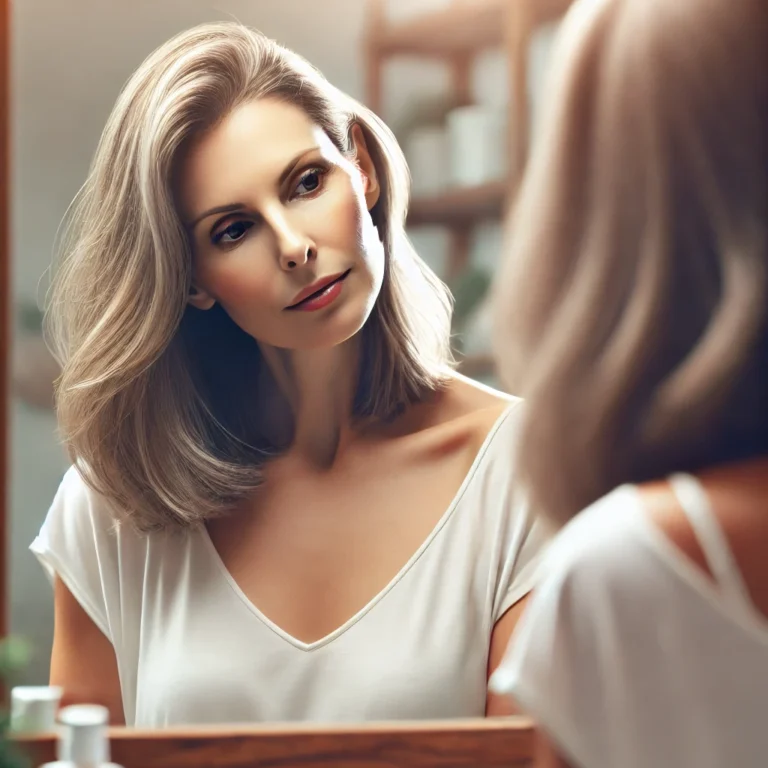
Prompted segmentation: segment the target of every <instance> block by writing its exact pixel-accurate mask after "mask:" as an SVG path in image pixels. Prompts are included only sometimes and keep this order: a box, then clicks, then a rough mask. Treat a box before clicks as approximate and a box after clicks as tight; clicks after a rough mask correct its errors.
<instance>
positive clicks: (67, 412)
mask: <svg viewBox="0 0 768 768" xmlns="http://www.w3.org/2000/svg"><path fill="white" fill-rule="evenodd" d="M265 97H271V98H277V99H283V100H285V101H287V102H289V103H291V104H295V105H297V106H298V107H300V108H301V109H302V110H304V111H305V113H306V114H307V115H308V116H309V117H310V118H311V119H312V120H313V121H314V122H315V123H316V124H317V125H318V126H319V127H321V128H322V129H323V130H324V131H325V132H326V134H327V135H328V136H329V138H330V139H331V140H332V141H333V143H334V144H335V145H336V147H337V148H338V149H339V150H340V151H342V152H343V153H345V154H347V155H349V153H351V152H352V151H353V147H352V144H351V138H350V132H351V128H352V126H353V125H354V124H357V125H359V126H360V127H361V128H362V130H363V133H364V135H365V139H366V142H367V145H368V149H369V151H370V153H371V155H372V159H373V162H374V164H375V167H376V170H377V173H378V177H379V181H380V185H381V195H380V199H379V201H378V202H377V204H376V206H375V207H374V208H373V210H372V211H371V215H372V217H373V220H374V223H375V225H376V227H377V229H378V233H379V236H380V238H381V241H382V243H383V246H384V253H385V261H386V264H385V275H384V281H383V286H382V289H381V293H380V295H379V297H378V300H377V302H376V305H375V308H374V310H373V313H372V315H371V317H370V318H369V320H368V322H367V323H366V325H365V327H364V329H363V332H362V333H363V345H362V349H363V351H362V360H361V366H360V372H359V383H358V387H357V392H356V396H355V400H354V414H355V415H356V416H358V417H378V418H387V417H390V416H391V415H393V414H394V413H396V412H397V411H398V410H399V409H402V407H403V406H404V405H407V404H409V403H413V402H417V401H419V400H422V399H424V398H425V397H426V396H427V395H428V394H429V393H431V392H433V391H435V390H436V389H438V388H439V387H441V386H442V385H443V383H444V381H445V379H446V373H447V370H448V368H449V367H450V365H451V364H452V358H451V352H450V315H451V301H450V296H449V294H448V292H447V289H446V288H445V286H444V285H443V284H442V283H441V282H440V281H439V280H438V279H437V277H436V276H435V275H434V274H433V273H432V272H431V271H430V270H429V268H428V267H427V266H426V265H425V264H424V263H423V262H422V261H421V259H419V257H418V256H417V255H416V253H415V252H414V250H413V248H412V247H411V245H410V243H409V242H408V240H407V238H406V236H405V232H404V221H405V214H406V209H407V204H408V186H409V177H408V169H407V166H406V164H405V161H404V158H403V155H402V153H401V151H400V148H399V147H398V145H397V142H396V140H395V138H394V136H393V135H392V133H391V132H390V131H389V129H388V128H387V127H386V126H385V125H384V123H383V122H382V121H381V120H380V119H378V118H377V117H376V116H375V115H374V114H373V113H372V112H371V111H370V110H369V109H366V108H365V107H364V106H363V105H362V104H360V103H358V102H357V101H355V100H354V99H352V98H350V97H349V96H347V95H345V94H344V93H342V92H341V91H339V90H338V89H337V88H335V87H333V86H332V85H331V84H330V83H329V82H328V81H327V80H326V79H325V78H324V77H323V76H322V75H321V74H320V73H319V72H318V71H317V70H316V69H315V68H313V67H312V66H311V65H310V64H308V62H306V61H305V60H304V59H303V58H301V57H300V56H298V55H297V54H295V53H293V52H291V51H289V50H287V49H285V48H283V47H281V46H280V45H278V44H277V43H275V42H273V41H272V40H269V39H267V38H266V37H264V36H263V35H261V34H259V33H258V32H256V31H254V30H251V29H248V28H247V27H244V26H242V25H239V24H235V23H215V24H204V25H202V26H199V27H196V28H194V29H192V30H190V31H187V32H184V33H182V34H180V35H178V36H177V37H175V38H173V39H172V40H170V41H169V42H167V43H166V44H164V45H163V46H161V47H160V48H159V49H158V50H157V51H155V52H154V53H152V54H151V55H150V56H149V57H148V58H147V59H146V60H145V61H144V63H143V64H142V65H141V66H140V67H139V69H138V70H137V71H136V72H135V74H134V75H133V76H132V77H131V78H130V80H129V81H128V83H127V85H126V86H125V88H124V90H123V91H122V93H121V95H120V96H119V98H118V100H117V103H116V105H115V107H114V109H113V111H112V114H111V115H110V117H109V120H108V121H107V125H106V127H105V129H104V132H103V134H102V137H101V140H100V142H99V145H98V148H97V150H96V154H95V158H94V160H93V164H92V167H91V170H90V173H89V175H88V178H87V181H86V183H85V185H84V187H83V188H82V190H81V191H80V193H79V195H78V197H77V198H76V200H75V202H74V204H73V207H72V210H71V213H70V215H69V218H68V220H67V222H66V227H65V234H64V237H63V240H62V247H61V259H60V263H59V265H58V268H57V269H56V270H55V274H54V278H53V284H52V289H51V293H50V296H49V305H48V312H47V333H48V337H49V339H50V341H51V343H52V347H53V348H54V353H55V354H56V356H57V359H58V360H59V362H60V364H61V366H62V373H61V376H60V378H59V380H58V382H57V411H58V419H59V424H60V428H61V430H62V433H63V436H64V438H65V440H66V442H67V444H68V447H69V450H70V454H71V455H72V457H73V458H74V459H75V460H76V462H77V466H78V467H79V469H80V471H81V473H82V474H83V476H84V479H85V480H86V482H87V483H88V484H89V485H90V486H91V487H93V488H94V489H95V490H96V491H98V492H99V493H101V494H103V495H104V496H105V497H106V498H107V500H108V501H110V502H111V503H112V507H113V509H114V511H115V514H116V516H117V517H119V518H123V519H126V520H129V521H130V522H132V523H133V524H134V525H135V526H136V527H138V528H140V529H143V530H151V529H156V528H162V527H166V526H171V525H177V526H178V525H188V524H191V523H196V522H200V521H202V520H205V519H207V518H210V517H213V516H216V515H220V514H222V513H225V512H227V511H228V510H230V509H231V508H232V506H233V505H234V504H236V503H237V501H238V500H240V499H242V498H243V497H244V496H245V495H246V494H248V493H249V492H251V491H252V490H253V489H254V488H255V487H256V486H257V485H258V484H259V481H260V478H261V476H262V474H263V464H264V461H265V460H266V459H267V458H268V457H269V456H271V455H274V454H275V453H276V452H278V451H279V450H280V449H281V448H282V447H284V446H279V445H274V444H271V443H270V441H269V440H268V439H267V438H266V437H265V431H266V430H264V429H262V428H261V427H262V424H261V421H260V419H261V416H262V414H263V412H264V410H265V409H264V404H263V403H262V404H261V405H260V404H259V403H258V402H255V400H257V399H258V398H254V386H255V384H256V383H257V382H258V381H259V380H260V379H261V377H263V376H264V375H265V370H264V369H265V368H266V364H263V363H262V358H261V355H260V352H259V349H258V345H257V343H256V341H255V340H254V339H252V338H251V337H250V336H248V335H246V334H245V333H244V332H243V331H241V330H240V328H238V326H236V325H235V323H234V322H233V321H232V320H230V318H229V317H228V316H227V315H226V314H225V313H224V312H223V311H221V310H220V309H219V308H218V307H215V308H214V309H213V310H210V311H208V312H201V311H199V310H196V309H194V308H192V307H190V306H188V303H187V298H188V294H189V288H190V284H191V267H192V259H191V248H190V243H189V242H188V235H187V233H186V232H185V230H184V227H183V225H182V222H181V220H180V217H179V214H178V212H177V209H176V206H175V203H174V195H173V178H174V173H175V170H176V166H177V164H178V158H179V156H180V153H181V152H182V151H183V148H184V147H185V146H186V143H187V142H188V140H189V139H190V138H191V137H193V136H195V135H199V134H200V133H201V132H204V131H206V130H207V129H209V128H210V127H211V126H213V125H215V124H216V123H217V121H219V120H221V119H222V118H223V117H224V116H225V115H226V114H227V113H229V112H230V111H231V110H233V109H235V108H236V107H237V106H238V105H240V104H242V103H244V102H246V101H248V100H252V99H258V98H265Z"/></svg>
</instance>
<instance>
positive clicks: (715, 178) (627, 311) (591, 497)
mask: <svg viewBox="0 0 768 768" xmlns="http://www.w3.org/2000/svg"><path fill="white" fill-rule="evenodd" d="M766 33H768V5H766V3H765V2H764V0H739V2H733V0H675V1H674V2H669V0H642V2H635V1H633V0H583V2H580V3H578V4H577V5H576V7H575V8H574V10H573V13H572V15H571V16H570V18H569V19H568V21H567V22H566V26H565V28H564V40H563V43H562V48H560V50H559V56H560V59H559V60H558V62H557V66H556V71H557V73H558V74H557V78H556V79H555V81H554V83H553V85H554V101H553V103H552V112H551V114H550V115H549V122H548V123H547V128H546V130H545V132H544V135H543V137H542V140H541V143H540V145H539V146H538V148H537V152H536V154H535V156H534V158H532V166H531V169H530V174H529V175H528V177H527V179H526V181H525V185H524V188H523V190H522V194H521V197H520V199H519V208H518V209H517V211H516V215H515V226H514V227H513V236H512V243H511V251H510V255H511V258H510V259H509V261H508V264H507V266H506V267H505V274H504V276H503V278H502V280H501V283H500V285H499V288H498V294H497V301H498V320H499V326H498V327H499V353H500V358H501V360H502V362H503V364H504V369H505V375H507V376H508V377H510V378H511V379H513V380H514V381H515V382H516V383H517V384H518V385H519V389H518V390H517V391H519V392H521V393H522V394H523V395H524V396H525V397H526V398H527V404H526V414H525V419H524V423H523V425H522V427H521V436H520V451H519V457H520V458H519V471H520V473H521V482H522V483H523V484H524V485H525V487H526V490H527V491H528V492H529V493H530V500H531V503H532V505H533V507H534V509H535V510H537V511H541V512H542V513H545V514H546V515H548V516H549V518H550V520H552V521H554V522H555V523H557V524H560V525H563V526H564V527H563V529H562V530H561V532H560V533H559V534H558V537H557V539H556V540H555V542H554V543H553V545H552V547H551V549H550V550H549V552H548V553H547V556H546V558H545V562H544V564H543V572H544V573H545V574H546V576H545V577H544V578H543V579H542V581H541V583H540V585H538V586H537V588H536V591H535V593H534V595H533V596H532V598H531V600H530V601H529V604H528V606H527V607H526V613H525V616H524V618H523V620H522V621H521V624H520V626H519V627H518V629H517V631H516V632H515V636H514V638H513V640H512V645H511V648H510V651H509V655H508V657H507V658H506V659H505V660H504V662H503V664H502V666H501V668H500V670H499V671H498V672H497V674H496V675H495V676H494V678H493V681H492V687H493V688H494V689H495V690H496V691H499V692H504V693H507V694H509V695H511V696H512V697H514V699H515V700H516V701H517V702H518V703H519V705H520V706H521V707H522V708H523V709H525V710H527V711H528V713H530V714H531V715H532V716H533V717H534V718H536V719H537V720H538V721H539V723H540V724H541V728H542V732H543V734H544V737H545V742H546V744H545V745H544V747H543V748H542V755H541V757H540V761H539V765H540V766H566V765H572V766H580V767H581V768H609V767H610V768H618V767H619V766H620V767H621V768H633V767H634V766H637V767H638V768H639V766H643V767H644V768H645V767H647V766H659V768H661V766H665V767H666V766H675V768H689V767H690V768H693V767H694V766H695V768H707V767H708V766H712V768H714V766H718V767H722V766H729V768H737V767H744V766H757V765H765V763H766V761H767V760H768V729H766V727H765V714H766V712H767V711H768V560H766V556H765V553H766V551H768V516H767V515H766V500H767V499H768V398H766V394H767V393H768V314H767V313H768V218H767V216H768V67H766V62H765V41H766V39H768V37H767V36H766ZM580 510H584V511H581V512H580ZM572 518H573V519H572Z"/></svg>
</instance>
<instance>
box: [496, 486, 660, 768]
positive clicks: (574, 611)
mask: <svg viewBox="0 0 768 768" xmlns="http://www.w3.org/2000/svg"><path fill="white" fill-rule="evenodd" d="M615 502H616V498H615V497H606V499H604V500H602V502H598V505H595V507H596V508H595V509H593V510H591V511H590V510H586V511H585V512H582V513H581V515H580V516H579V517H581V516H582V515H583V516H584V519H583V520H581V519H579V518H576V519H575V520H574V521H572V522H571V524H570V525H569V526H568V527H567V528H566V529H564V530H563V532H561V533H560V534H559V535H558V536H557V537H556V538H555V540H554V542H553V543H552V545H551V546H550V547H549V549H548V551H547V554H546V557H545V558H544V561H543V562H542V566H541V579H540V581H539V583H538V584H537V585H536V589H535V591H534V592H533V594H532V595H531V598H530V600H529V602H528V604H527V605H526V608H525V611H524V613H523V616H522V617H521V619H520V621H519V622H518V625H517V627H516V629H515V632H514V634H513V636H512V639H511V642H510V646H509V648H508V650H507V654H506V656H505V658H504V659H503V661H502V663H501V665H500V666H499V668H498V669H497V670H496V672H494V674H493V675H492V677H491V680H490V689H491V691H493V692H494V693H497V694H502V695H509V696H511V697H512V698H513V699H514V700H515V702H516V703H517V704H518V705H519V706H520V707H521V708H522V709H523V711H525V712H526V713H527V714H528V715H530V716H531V717H532V718H533V719H534V720H535V721H536V722H538V723H540V724H541V726H542V728H543V729H544V730H545V731H546V732H547V734H548V735H549V736H550V738H551V739H552V741H553V743H554V744H556V746H557V747H558V749H559V750H560V751H561V752H562V754H563V755H564V756H565V757H566V758H567V759H568V760H569V761H570V762H572V763H573V764H574V765H578V766H589V768H603V767H605V768H608V766H611V765H616V764H617V763H615V762H613V759H614V757H615V754H612V750H613V746H614V745H613V744H612V741H611V740H612V739H619V740H621V736H620V734H619V732H618V731H619V730H620V729H619V726H618V723H619V722H621V721H622V720H623V718H622V717H621V716H620V715H619V713H620V712H625V709H626V706H627V700H626V699H627V697H626V692H627V686H628V685H629V683H628V681H627V680H626V679H625V671H626V670H625V669H624V668H623V666H622V665H623V662H622V661H621V659H622V658H623V654H624V653H625V652H626V651H628V646H627V643H626V638H623V639H622V637H621V636H620V633H619V627H618V624H617V616H616V612H615V610H614V608H615V603H616V601H617V598H619V597H620V593H623V594H624V595H625V597H626V598H627V600H626V601H625V602H630V603H631V602H632V600H631V593H630V592H629V591H628V590H626V589H625V584H624V581H625V580H626V579H621V578H615V575H616V574H617V573H618V574H621V573H622V572H624V573H626V572H627V570H630V571H631V570H632V568H629V569H628V568H627V567H626V563H625V562H624V561H625V559H626V557H627V555H628V551H627V550H626V549H625V548H623V547H622V546H620V545H617V539H616V538H615V537H613V536H612V534H613V533H614V532H613V531H612V530H609V529H610V528H611V518H612V517H613V518H614V519H615V518H616V517H617V515H616V514H615V512H616V511H615ZM618 541H620V539H618ZM631 576H633V574H632V573H630V574H629V576H628V577H627V578H630V577H631ZM642 605H643V604H642V603H640V606H642ZM635 609H636V610H640V611H641V613H643V615H647V614H645V613H644V611H643V609H642V607H640V608H638V605H637V604H635ZM625 719H626V718H624V720H625ZM609 724H611V725H609Z"/></svg>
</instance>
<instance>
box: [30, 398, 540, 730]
mask: <svg viewBox="0 0 768 768" xmlns="http://www.w3.org/2000/svg"><path fill="white" fill-rule="evenodd" d="M520 411H521V406H520V404H519V403H518V402H515V403H513V404H512V405H511V406H510V407H509V408H507V409H506V410H505V412H504V414H503V415H502V416H501V417H500V418H499V419H498V421H497V423H496V424H495V426H494V427H493V429H492V430H491V432H490V433H489V435H488V437H487V438H486V440H485V442H484V444H483V447H482V448H481V450H480V451H479V453H478V455H477V457H476V459H475V461H474V464H473V466H472V468H471V469H470V471H469V473H468V475H467V477H466V478H465V480H464V482H463V484H462V486H461V488H460V490H459V491H458V493H457V494H456V497H455V498H454V500H453V502H452V503H451V505H450V507H449V508H448V509H447V510H446V512H445V513H444V515H443V517H442V518H441V520H440V521H439V522H438V524H437V526H436V527H435V529H434V530H433V531H432V533H431V534H430V536H429V537H428V538H427V539H426V541H425V542H424V543H423V544H422V546H421V547H420V548H419V549H418V551H417V552H415V553H414V555H413V556H412V557H411V559H410V560H409V561H408V562H407V563H406V564H405V565H404V566H403V568H402V569H401V570H400V572H399V573H398V574H397V576H395V578H394V579H393V580H392V581H391V582H390V583H389V584H388V586H387V587H386V588H385V589H383V590H382V591H381V592H380V593H379V594H378V595H376V596H375V597H374V598H373V599H372V600H371V601H370V602H369V603H368V604H367V605H366V606H365V607H364V608H363V609H362V610H361V611H360V612H358V613H357V615H355V616H353V617H352V618H350V619H349V620H348V621H347V622H346V623H345V624H344V625H343V626H341V627H339V628H338V629H337V630H336V631H334V632H332V633H331V634H330V635H328V636H327V637H325V638H323V639H322V640H319V641H317V642H313V643H309V644H307V643H303V642H299V641H298V640H296V639H295V638H293V637H291V636H290V635H288V634H287V633H286V632H284V631H282V630H281V629H280V628H279V627H277V626H276V625H275V624H273V623H272V622H271V621H270V620H269V619H268V618H267V617H266V616H264V615H263V614H262V613H261V612H260V611H259V609H258V608H257V607H256V606H255V605H253V604H252V603H251V602H250V601H249V600H248V599H247V598H246V597H245V595H244V594H243V592H242V591H241V590H240V589H239V588H238V586H237V585H236V583H235V582H234V581H233V580H232V578H231V577H230V575H229V573H228V572H227V570H226V568H225V567H224V565H223V563H222V561H221V559H220V558H219V556H218V554H217V552H216V550H215V548H214V547H213V544H212V543H211V540H210V538H209V537H208V535H207V533H206V531H205V528H204V527H202V526H201V527H200V528H196V529H193V530H191V531H188V532H184V533H181V534H180V533H179V532H173V533H171V532H168V533H165V532H163V533H153V534H150V535H148V536H140V535H138V534H136V533H134V532H133V531H132V530H129V529H128V528H127V527H125V526H124V527H120V528H116V527H115V525H114V523H113V522H112V518H111V516H110V513H109V509H108V507H107V504H106V503H105V501H104V499H103V498H101V497H99V496H98V495H96V494H94V493H93V492H92V491H91V490H89V489H88V488H87V487H86V486H85V484H84V483H83V481H82V480H81V478H80V476H79V474H78V473H77V472H76V471H75V469H70V471H69V472H68V474H67V475H66V477H65V478H64V480H63V482H62V484H61V488H60V489H59V492H58V494H57V496H56V498H55V500H54V502H53V505H52V507H51V509H50V512H49V514H48V517H47V519H46V521H45V523H44V525H43V527H42V530H41V531H40V534H39V536H38V537H37V539H36V540H35V541H34V543H33V544H32V547H31V548H32V551H33V552H34V553H35V554H36V555H37V557H38V558H39V559H40V561H41V562H42V563H43V566H44V567H45V568H46V570H47V571H48V573H49V574H50V575H51V576H52V575H53V574H54V573H57V574H58V575H59V576H60V578H61V579H62V580H63V581H64V583H65V584H66V585H67V587H68V588H69V589H70V591H71V592H72V594H73V595H74V596H75V597H76V598H77V600H78V601H79V602H80V604H81V605H82V606H83V608H84V609H85V610H86V612H87V613H88V615H89V616H90V617H91V618H92V619H93V621H94V622H95V623H96V625H97V626H98V627H99V628H100V629H101V630H102V631H103V632H104V634H105V635H106V636H107V637H108V638H109V639H110V641H111V642H112V645H113V646H114V648H115V652H116V655H117V664H118V670H119V674H120V684H121V688H122V697H123V707H124V713H125V718H126V723H127V724H128V725H135V726H143V727H158V726H166V725H174V724H194V723H197V724H204V723H224V722H240V723H243V722H259V721H324V722H350V721H365V720H393V719H394V720H396V719H418V718H448V717H471V716H482V715H483V714H484V708H485V700H486V689H487V684H486V676H487V663H488V651H489V641H490V637H491V631H492V628H493V626H494V623H495V622H496V621H497V620H498V619H499V618H500V617H501V616H502V614H503V613H504V612H505V611H506V610H507V609H508V608H509V607H511V606H512V605H513V604H514V603H515V602H517V601H518V600H520V598H522V597H523V596H524V595H525V594H526V593H527V592H528V591H529V590H530V589H531V587H532V586H533V583H534V570H535V566H536V563H537V559H538V558H537V555H538V554H539V552H540V550H541V549H542V547H543V545H544V543H545V541H546V537H545V534H544V532H543V528H542V527H541V526H540V525H538V524H534V520H533V519H532V517H531V514H530V513H529V511H528V507H527V505H526V504H525V502H524V500H523V499H521V497H520V494H519V492H518V491H517V488H516V483H515V472H514V466H513V454H514V447H515V442H516V437H517V433H518V425H519V420H520V415H521V413H520Z"/></svg>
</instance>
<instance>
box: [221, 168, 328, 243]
mask: <svg viewBox="0 0 768 768" xmlns="http://www.w3.org/2000/svg"><path fill="white" fill-rule="evenodd" d="M327 174H328V169H327V168H323V167H321V166H313V167H312V168H308V169H307V170H306V171H304V172H303V173H302V174H301V176H299V179H298V182H297V183H296V185H295V187H294V188H293V191H292V192H291V195H290V197H289V198H288V202H290V201H291V200H295V199H301V198H311V197H314V196H315V195H317V194H319V193H320V192H321V191H322V188H323V182H324V180H325V177H326V175H327ZM226 221H227V220H226V219H224V220H222V221H219V222H217V223H216V224H215V225H214V226H213V229H212V234H211V242H212V243H213V244H214V245H234V244H235V243H239V242H240V241H241V240H243V239H244V238H245V236H246V234H247V233H248V230H249V229H251V227H253V226H254V225H255V224H256V221H254V220H251V219H236V220H234V221H233V220H231V219H230V221H229V223H228V224H226V226H222V225H223V224H225V223H226Z"/></svg>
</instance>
